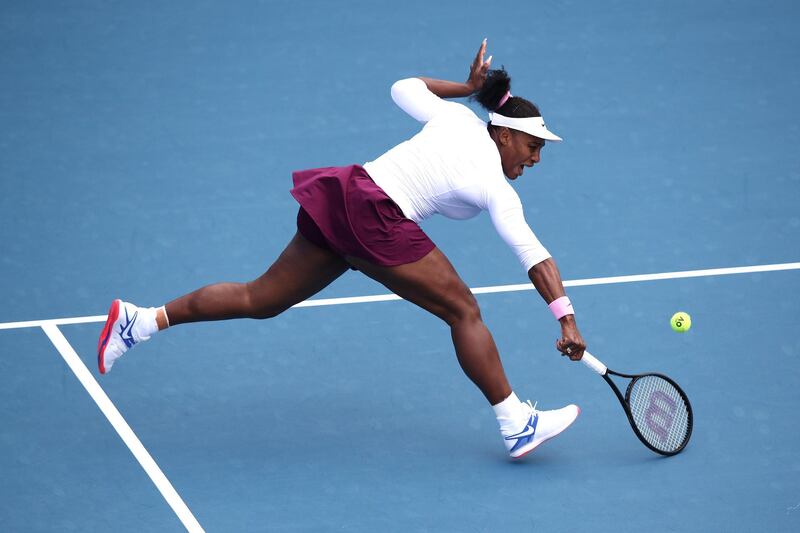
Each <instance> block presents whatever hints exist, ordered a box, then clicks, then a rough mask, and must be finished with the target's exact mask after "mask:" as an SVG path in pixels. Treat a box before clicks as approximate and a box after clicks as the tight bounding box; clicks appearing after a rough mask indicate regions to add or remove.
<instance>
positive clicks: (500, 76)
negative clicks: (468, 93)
mask: <svg viewBox="0 0 800 533" xmlns="http://www.w3.org/2000/svg"><path fill="white" fill-rule="evenodd" d="M509 90H511V78H509V77H508V72H506V70H505V69H504V68H503V67H500V68H499V69H497V70H490V71H489V72H488V73H487V74H486V81H484V82H483V87H481V89H480V90H479V91H478V92H477V93H475V94H473V95H472V99H473V100H475V101H477V102H478V103H479V104H480V105H481V106H482V107H483V108H484V109H486V110H487V111H495V110H496V109H497V107H498V104H499V103H500V100H502V99H503V96H505V95H506V93H507V92H508V91H509Z"/></svg>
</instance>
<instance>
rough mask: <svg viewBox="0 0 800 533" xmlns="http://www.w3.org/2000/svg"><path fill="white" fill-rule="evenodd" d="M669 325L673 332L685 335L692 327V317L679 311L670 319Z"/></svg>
mask: <svg viewBox="0 0 800 533" xmlns="http://www.w3.org/2000/svg"><path fill="white" fill-rule="evenodd" d="M669 325H670V326H672V331H677V332H678V333H684V332H686V331H689V328H690V327H692V317H690V316H689V313H684V312H683V311H678V312H677V313H675V314H674V315H672V318H670V319H669Z"/></svg>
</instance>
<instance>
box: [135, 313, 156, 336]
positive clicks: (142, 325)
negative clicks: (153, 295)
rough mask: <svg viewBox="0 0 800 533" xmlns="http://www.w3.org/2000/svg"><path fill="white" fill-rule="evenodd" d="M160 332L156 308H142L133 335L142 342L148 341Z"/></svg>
mask: <svg viewBox="0 0 800 533" xmlns="http://www.w3.org/2000/svg"><path fill="white" fill-rule="evenodd" d="M157 331H158V324H157V323H156V308H155V307H140V308H139V317H138V319H137V320H136V323H135V324H134V325H133V334H134V335H135V337H136V340H137V342H138V341H140V340H142V341H146V340H147V339H149V338H150V336H151V335H152V334H153V333H155V332H157Z"/></svg>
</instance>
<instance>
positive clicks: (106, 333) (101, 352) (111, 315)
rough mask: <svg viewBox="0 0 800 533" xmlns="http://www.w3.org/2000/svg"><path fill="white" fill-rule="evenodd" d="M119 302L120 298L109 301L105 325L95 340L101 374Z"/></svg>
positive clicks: (104, 366) (104, 370) (117, 314)
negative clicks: (109, 305) (98, 337)
mask: <svg viewBox="0 0 800 533" xmlns="http://www.w3.org/2000/svg"><path fill="white" fill-rule="evenodd" d="M120 303H122V302H121V301H120V300H114V301H113V302H111V308H110V309H109V310H108V319H107V320H106V325H105V326H103V331H101V332H100V339H99V340H98V341H97V366H98V368H99V369H100V373H101V374H105V373H106V361H105V355H106V346H108V339H110V338H111V333H113V332H112V331H111V327H112V326H113V325H114V322H116V321H117V318H118V317H119V304H120Z"/></svg>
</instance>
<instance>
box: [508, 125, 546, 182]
mask: <svg viewBox="0 0 800 533" xmlns="http://www.w3.org/2000/svg"><path fill="white" fill-rule="evenodd" d="M506 131H508V135H509V137H510V138H509V139H508V141H507V143H505V144H504V145H503V146H501V147H500V160H501V162H502V164H503V173H504V174H505V175H506V177H507V178H508V179H510V180H515V179H517V178H518V177H520V176H522V173H523V172H524V171H525V167H532V166H533V165H535V164H536V163H538V162H539V160H540V159H541V151H542V147H544V140H543V139H540V138H539V137H534V136H533V135H531V134H529V133H525V132H524V131H517V130H511V129H508V130H506Z"/></svg>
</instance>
